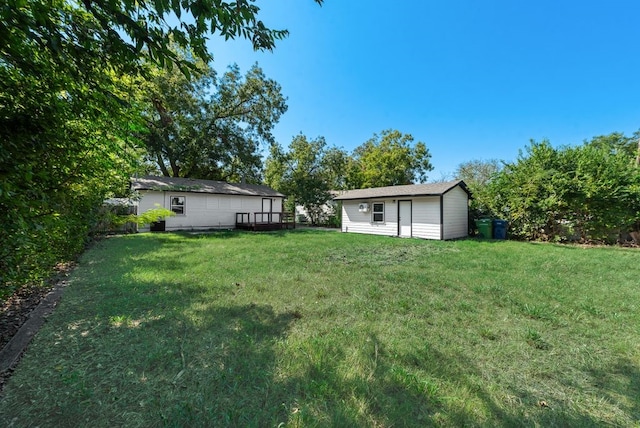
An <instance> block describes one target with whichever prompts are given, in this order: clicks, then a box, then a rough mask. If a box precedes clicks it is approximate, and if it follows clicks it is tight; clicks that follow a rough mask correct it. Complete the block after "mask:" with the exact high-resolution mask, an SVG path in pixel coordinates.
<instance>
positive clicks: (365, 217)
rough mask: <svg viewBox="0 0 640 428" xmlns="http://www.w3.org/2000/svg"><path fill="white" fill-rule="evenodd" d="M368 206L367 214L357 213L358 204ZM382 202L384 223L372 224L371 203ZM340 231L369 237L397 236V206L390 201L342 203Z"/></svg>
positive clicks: (376, 200)
mask: <svg viewBox="0 0 640 428" xmlns="http://www.w3.org/2000/svg"><path fill="white" fill-rule="evenodd" d="M361 202H366V203H368V204H369V212H366V213H361V212H359V211H358V204H360V203H361ZM376 202H384V222H383V223H374V222H373V203H376ZM342 231H343V232H352V233H367V234H370V235H386V236H396V235H397V234H398V205H397V203H395V202H393V201H392V200H391V199H389V200H385V199H373V200H363V201H344V202H343V204H342Z"/></svg>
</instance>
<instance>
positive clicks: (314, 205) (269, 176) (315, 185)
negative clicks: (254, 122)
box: [265, 134, 346, 224]
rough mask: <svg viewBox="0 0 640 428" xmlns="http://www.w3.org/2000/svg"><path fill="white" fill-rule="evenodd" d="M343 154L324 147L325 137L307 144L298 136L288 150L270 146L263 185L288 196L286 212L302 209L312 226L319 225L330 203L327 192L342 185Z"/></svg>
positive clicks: (335, 149) (277, 145)
mask: <svg viewBox="0 0 640 428" xmlns="http://www.w3.org/2000/svg"><path fill="white" fill-rule="evenodd" d="M345 162H346V154H345V153H344V151H342V150H341V149H338V148H336V147H327V142H326V141H325V139H324V137H318V138H316V139H314V140H309V139H308V138H307V137H306V136H305V135H303V134H299V135H297V136H295V137H294V138H293V140H292V141H291V144H290V145H289V147H288V150H285V149H283V148H282V147H281V146H280V145H279V144H273V145H272V146H271V151H270V153H269V157H268V158H267V161H266V171H265V181H266V183H267V184H268V185H270V186H272V187H273V188H274V189H276V190H278V191H280V192H282V193H284V194H285V195H287V196H288V203H289V204H290V206H289V207H288V209H290V210H293V209H294V208H295V206H296V205H301V206H303V207H304V208H305V210H306V211H307V213H308V214H309V217H310V220H311V223H312V224H318V223H319V221H320V219H321V216H323V214H326V212H325V211H326V209H327V203H328V201H330V199H331V194H330V192H329V191H330V190H332V189H333V188H335V187H334V185H336V184H339V183H340V182H341V181H342V178H340V175H341V173H340V171H343V170H344V163H345Z"/></svg>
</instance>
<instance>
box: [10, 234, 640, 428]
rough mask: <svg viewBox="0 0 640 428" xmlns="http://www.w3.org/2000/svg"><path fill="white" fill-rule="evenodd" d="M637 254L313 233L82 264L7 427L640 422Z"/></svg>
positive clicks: (163, 245) (18, 382) (174, 247)
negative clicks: (12, 425)
mask: <svg viewBox="0 0 640 428" xmlns="http://www.w3.org/2000/svg"><path fill="white" fill-rule="evenodd" d="M639 262H640V252H638V251H637V250H630V249H620V248H581V247H569V246H556V245H548V244H546V245H543V244H530V243H520V242H506V241H494V242H482V241H474V240H467V241H457V242H432V241H422V240H408V239H393V238H387V237H377V236H367V235H355V234H340V233H335V232H319V231H302V230H301V231H290V232H281V233H280V232H279V233H265V234H252V233H236V232H224V233H213V234H202V235H197V234H140V235H135V236H122V237H114V238H109V239H105V240H103V241H101V242H99V243H98V244H97V245H95V246H94V247H93V248H91V249H90V250H89V251H87V253H86V254H85V255H84V256H83V257H82V259H81V260H80V264H79V267H78V269H77V270H76V271H75V272H74V274H73V276H72V283H71V285H70V286H69V287H68V289H67V290H66V292H65V295H64V296H63V299H62V301H61V303H60V304H59V306H58V308H57V309H56V311H55V313H54V314H52V315H51V316H50V318H49V321H48V322H47V323H46V325H45V327H44V328H43V330H41V331H40V333H39V334H38V335H37V337H36V338H35V339H34V341H33V342H32V344H31V345H30V347H29V350H28V352H27V353H26V355H25V356H24V358H23V360H22V361H21V363H20V365H19V366H18V367H17V369H16V371H15V373H14V375H13V377H12V378H11V379H10V381H9V383H8V385H7V387H6V388H5V391H4V397H3V399H2V400H1V401H0V421H5V422H6V423H7V424H10V423H13V424H14V425H15V426H20V427H22V426H92V427H114V426H130V427H137V426H140V427H147V426H174V427H182V426H229V425H231V426H260V427H262V426H274V427H276V426H305V427H306V426H380V427H382V426H384V427H390V426H396V427H399V426H429V425H437V426H456V427H457V426H463V425H465V426H520V425H523V426H542V427H547V426H579V427H584V426H602V425H612V426H636V427H638V426H640V277H639V276H638V271H639V270H638V267H639Z"/></svg>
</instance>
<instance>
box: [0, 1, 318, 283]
mask: <svg viewBox="0 0 640 428" xmlns="http://www.w3.org/2000/svg"><path fill="white" fill-rule="evenodd" d="M316 2H317V3H321V0H316ZM258 12H259V8H258V7H256V6H255V5H254V4H253V2H252V1H246V0H242V1H234V2H227V1H220V0H202V1H197V2H189V1H173V0H157V1H153V2H138V1H133V0H123V1H116V2H113V1H107V0H86V1H83V2H74V1H67V0H50V1H47V2H42V1H39V0H6V1H5V2H4V4H3V6H2V7H0V224H2V227H3V233H2V234H0V287H2V286H5V285H7V284H9V285H16V284H18V283H19V282H21V281H22V282H24V281H26V280H29V279H33V278H38V277H40V276H41V274H42V272H43V271H44V270H46V268H47V267H48V266H51V265H52V264H53V263H54V262H56V261H58V260H60V259H62V258H65V257H69V255H70V254H73V253H74V252H76V251H79V250H80V249H81V248H82V245H83V238H84V237H85V236H86V233H87V232H88V230H89V227H90V223H91V221H90V220H91V217H92V213H93V212H94V209H95V207H96V205H98V204H99V201H101V200H102V198H103V197H104V196H106V195H108V194H109V193H111V192H116V191H118V190H119V189H123V188H124V186H125V184H126V182H127V179H128V176H129V174H130V173H131V171H132V167H133V166H134V163H133V162H132V160H135V159H136V158H137V157H138V155H139V153H138V152H137V144H136V140H135V139H134V136H135V135H139V134H140V132H141V131H142V127H141V124H140V123H139V122H138V120H137V119H138V118H140V117H141V116H140V114H138V113H139V109H140V108H141V105H140V104H139V103H138V97H137V95H136V92H137V90H136V88H138V87H139V84H140V82H139V80H138V77H139V76H140V75H148V74H147V72H146V67H145V64H148V63H149V60H151V61H153V62H155V63H156V64H159V65H167V66H169V65H171V64H173V63H175V64H177V65H178V68H180V69H181V70H183V71H184V72H185V73H186V74H187V75H188V74H189V73H190V71H193V70H195V68H196V67H195V65H194V64H193V62H192V61H188V60H182V59H181V58H178V57H176V55H174V53H173V50H171V43H172V42H174V43H177V44H178V45H180V46H183V47H187V46H189V47H190V48H191V49H192V51H193V52H194V53H195V55H196V57H199V58H201V59H203V60H205V61H208V60H209V59H210V54H209V53H208V52H207V50H206V45H205V41H206V38H207V36H208V35H209V34H217V35H221V36H223V37H226V38H230V37H245V38H247V39H249V40H251V42H252V44H253V47H254V48H256V49H271V48H273V46H274V43H275V41H276V40H278V39H279V38H282V37H284V36H286V34H287V33H286V31H280V30H271V29H269V28H268V27H266V26H265V25H264V24H263V23H262V22H261V21H260V20H259V19H258ZM173 16H177V17H178V18H179V20H178V21H177V24H176V25H170V24H168V22H169V21H168V20H167V18H168V17H173ZM180 19H182V20H180ZM171 22H174V21H173V19H172V20H171ZM3 288H4V289H5V290H6V289H9V288H11V287H3ZM0 294H2V290H0Z"/></svg>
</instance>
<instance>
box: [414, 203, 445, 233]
mask: <svg viewBox="0 0 640 428" xmlns="http://www.w3.org/2000/svg"><path fill="white" fill-rule="evenodd" d="M412 206H413V212H412V213H411V214H412V219H413V224H412V230H411V231H412V233H413V236H414V237H416V238H424V239H440V197H439V196H427V197H422V198H414V199H413V204H412Z"/></svg>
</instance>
